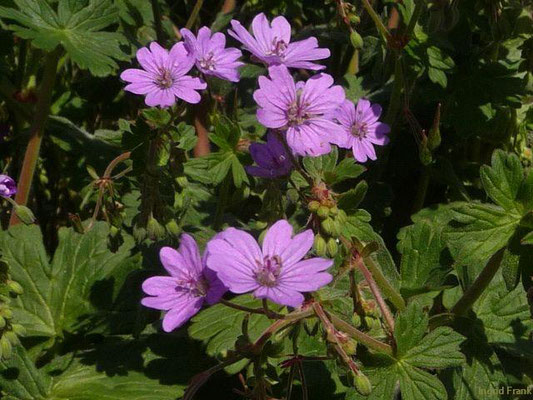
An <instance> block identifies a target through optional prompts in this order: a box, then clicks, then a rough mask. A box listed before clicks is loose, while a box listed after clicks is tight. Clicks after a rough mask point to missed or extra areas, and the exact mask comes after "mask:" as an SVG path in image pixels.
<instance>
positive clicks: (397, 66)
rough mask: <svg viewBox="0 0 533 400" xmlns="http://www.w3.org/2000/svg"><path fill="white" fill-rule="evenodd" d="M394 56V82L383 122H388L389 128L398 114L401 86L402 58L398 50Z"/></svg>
mask: <svg viewBox="0 0 533 400" xmlns="http://www.w3.org/2000/svg"><path fill="white" fill-rule="evenodd" d="M395 56H396V57H395V59H396V61H395V63H394V83H393V86H392V92H391V95H390V99H389V109H388V110H387V115H386V116H385V122H386V123H387V124H389V125H390V126H391V128H392V126H393V125H394V122H395V121H396V116H397V114H398V110H399V109H400V103H401V94H402V87H403V68H402V59H401V56H400V54H399V52H395Z"/></svg>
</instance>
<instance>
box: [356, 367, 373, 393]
mask: <svg viewBox="0 0 533 400" xmlns="http://www.w3.org/2000/svg"><path fill="white" fill-rule="evenodd" d="M353 384H354V386H355V390H357V391H358V392H359V394H360V395H362V396H368V395H370V393H372V384H371V383H370V380H369V379H368V378H367V376H366V375H365V374H363V373H362V372H359V374H358V375H355V377H354V380H353Z"/></svg>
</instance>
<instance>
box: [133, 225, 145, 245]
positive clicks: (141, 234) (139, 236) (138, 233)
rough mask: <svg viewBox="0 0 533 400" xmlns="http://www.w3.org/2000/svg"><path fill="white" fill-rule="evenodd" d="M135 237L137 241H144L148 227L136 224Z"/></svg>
mask: <svg viewBox="0 0 533 400" xmlns="http://www.w3.org/2000/svg"><path fill="white" fill-rule="evenodd" d="M133 237H134V238H135V240H136V241H137V243H140V242H142V241H143V240H144V239H146V229H145V228H144V227H142V226H138V225H135V226H134V227H133Z"/></svg>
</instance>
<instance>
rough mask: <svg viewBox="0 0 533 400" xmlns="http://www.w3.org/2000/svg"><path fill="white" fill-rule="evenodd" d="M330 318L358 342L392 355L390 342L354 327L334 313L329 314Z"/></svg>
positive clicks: (337, 326) (338, 327) (336, 325)
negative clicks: (384, 341)
mask: <svg viewBox="0 0 533 400" xmlns="http://www.w3.org/2000/svg"><path fill="white" fill-rule="evenodd" d="M329 318H330V320H331V322H332V324H333V326H335V328H337V329H338V330H340V331H342V332H343V333H346V334H347V335H348V336H351V337H353V338H354V339H355V340H357V341H358V342H360V343H362V344H364V345H365V346H366V347H368V348H370V349H372V350H375V351H378V352H380V353H383V354H387V355H389V356H392V347H390V346H389V345H388V344H386V343H383V342H380V341H379V340H376V339H374V338H373V337H372V336H369V335H367V334H366V333H364V332H361V331H360V330H359V329H356V328H354V327H353V326H351V325H350V324H349V323H347V322H344V321H343V320H342V319H340V318H339V317H337V316H336V315H334V314H331V313H330V314H329Z"/></svg>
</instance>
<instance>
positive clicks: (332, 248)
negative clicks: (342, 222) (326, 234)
mask: <svg viewBox="0 0 533 400" xmlns="http://www.w3.org/2000/svg"><path fill="white" fill-rule="evenodd" d="M327 250H328V254H329V256H330V257H335V256H336V255H337V252H338V251H339V245H338V244H337V241H336V240H335V239H334V238H329V239H328V242H327Z"/></svg>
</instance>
